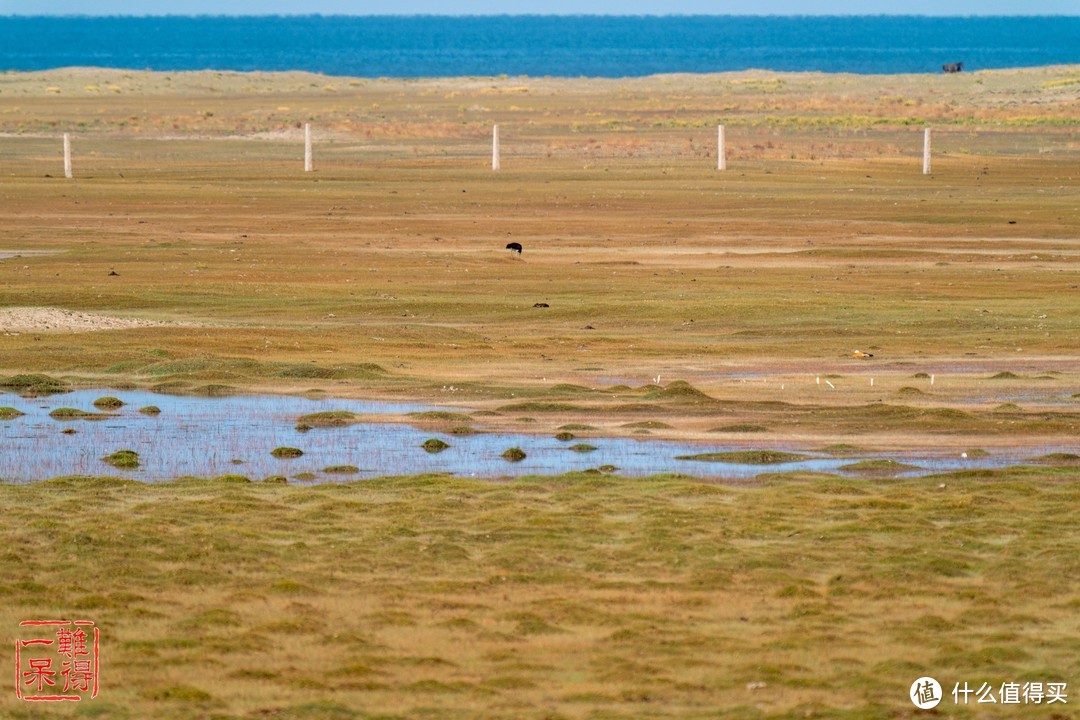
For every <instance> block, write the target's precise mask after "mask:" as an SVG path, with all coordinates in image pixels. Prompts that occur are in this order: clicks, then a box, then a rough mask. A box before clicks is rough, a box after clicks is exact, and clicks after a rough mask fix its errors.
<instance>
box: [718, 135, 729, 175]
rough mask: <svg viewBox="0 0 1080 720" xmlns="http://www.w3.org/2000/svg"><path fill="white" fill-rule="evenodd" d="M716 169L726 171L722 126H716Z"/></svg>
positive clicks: (725, 150)
mask: <svg viewBox="0 0 1080 720" xmlns="http://www.w3.org/2000/svg"><path fill="white" fill-rule="evenodd" d="M716 169H717V170H727V149H726V148H725V147H724V126H723V125H717V126H716Z"/></svg>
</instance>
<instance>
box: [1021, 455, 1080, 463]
mask: <svg viewBox="0 0 1080 720" xmlns="http://www.w3.org/2000/svg"><path fill="white" fill-rule="evenodd" d="M1031 461H1032V462H1036V463H1039V464H1040V465H1066V466H1072V465H1080V455H1077V454H1076V453H1068V452H1056V453H1047V454H1046V455H1040V456H1038V457H1034V458H1032V459H1031Z"/></svg>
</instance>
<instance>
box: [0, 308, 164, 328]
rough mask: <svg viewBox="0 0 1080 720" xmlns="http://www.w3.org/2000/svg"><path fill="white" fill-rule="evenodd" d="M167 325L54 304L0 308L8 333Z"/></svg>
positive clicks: (1, 320) (0, 324)
mask: <svg viewBox="0 0 1080 720" xmlns="http://www.w3.org/2000/svg"><path fill="white" fill-rule="evenodd" d="M164 324H165V323H160V322H154V321H152V320H139V319H136V318H125V317H116V316H113V315H97V314H94V313H87V312H80V311H78V310H65V309H64V308H54V307H8V308H0V330H2V331H3V333H4V334H5V335H12V334H17V333H24V332H67V333H81V332H94V331H96V330H124V329H127V328H136V327H154V326H160V325H164Z"/></svg>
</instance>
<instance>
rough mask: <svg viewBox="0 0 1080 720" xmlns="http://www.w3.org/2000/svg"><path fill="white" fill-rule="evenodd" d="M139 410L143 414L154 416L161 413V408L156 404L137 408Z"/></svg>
mask: <svg viewBox="0 0 1080 720" xmlns="http://www.w3.org/2000/svg"><path fill="white" fill-rule="evenodd" d="M139 412H141V413H142V414H143V415H149V416H150V417H156V416H158V415H160V414H161V408H159V407H158V406H157V405H147V406H146V407H141V408H139Z"/></svg>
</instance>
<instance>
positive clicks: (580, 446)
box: [569, 443, 599, 453]
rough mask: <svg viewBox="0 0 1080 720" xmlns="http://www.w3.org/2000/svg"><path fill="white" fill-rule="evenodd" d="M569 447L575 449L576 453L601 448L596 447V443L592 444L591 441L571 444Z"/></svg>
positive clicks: (589, 451)
mask: <svg viewBox="0 0 1080 720" xmlns="http://www.w3.org/2000/svg"><path fill="white" fill-rule="evenodd" d="M569 449H570V450H573V451H574V452H576V453H591V452H593V451H594V450H599V448H598V447H596V446H595V445H590V444H589V443H577V444H574V445H571V446H570V448H569Z"/></svg>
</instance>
